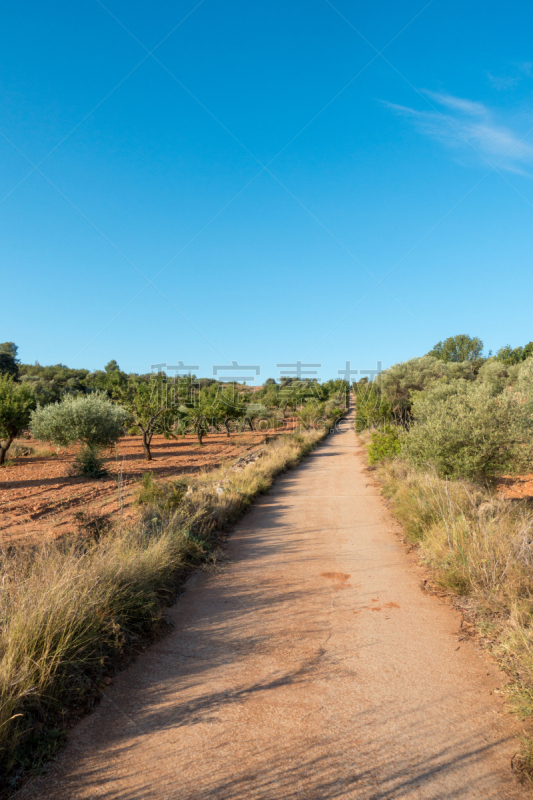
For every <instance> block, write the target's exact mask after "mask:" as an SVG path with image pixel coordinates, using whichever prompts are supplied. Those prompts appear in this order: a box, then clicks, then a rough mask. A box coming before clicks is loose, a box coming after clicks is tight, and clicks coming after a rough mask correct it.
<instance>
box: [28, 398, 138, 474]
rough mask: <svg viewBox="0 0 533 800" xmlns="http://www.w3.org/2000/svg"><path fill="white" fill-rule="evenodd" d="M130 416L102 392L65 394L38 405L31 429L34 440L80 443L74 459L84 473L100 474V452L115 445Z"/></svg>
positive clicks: (101, 472) (65, 444)
mask: <svg viewBox="0 0 533 800" xmlns="http://www.w3.org/2000/svg"><path fill="white" fill-rule="evenodd" d="M129 419H130V415H129V414H128V412H127V411H126V410H125V409H124V408H122V407H121V406H119V405H117V404H116V403H113V401H112V400H110V399H109V398H108V397H107V396H106V395H105V394H103V393H99V392H98V393H97V392H95V393H94V394H89V395H81V396H73V395H66V396H65V397H64V398H63V400H62V401H61V402H60V403H54V404H52V405H48V406H45V407H44V408H43V407H39V408H37V409H36V410H35V411H34V412H33V413H32V415H31V431H32V434H33V435H34V436H35V438H37V439H43V440H44V441H49V442H53V443H54V444H58V445H63V446H67V445H69V444H73V443H74V442H80V443H81V444H82V450H81V453H80V455H79V457H78V459H77V465H78V467H79V471H80V472H81V473H82V474H85V475H98V476H99V475H103V474H104V471H103V468H102V460H101V454H102V451H103V450H105V449H106V448H108V447H111V446H112V445H113V444H116V442H118V440H119V439H120V437H121V436H122V435H123V434H124V428H125V426H126V424H127V423H128V420H129Z"/></svg>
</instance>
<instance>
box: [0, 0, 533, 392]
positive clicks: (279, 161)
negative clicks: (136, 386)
mask: <svg viewBox="0 0 533 800" xmlns="http://www.w3.org/2000/svg"><path fill="white" fill-rule="evenodd" d="M3 23H4V24H3V26H2V31H1V34H0V36H1V38H2V42H1V47H0V60H1V62H2V64H1V66H2V75H3V82H2V88H1V92H2V118H1V121H0V131H1V134H2V135H1V136H0V154H1V159H2V165H3V169H2V173H1V175H0V225H1V231H2V242H3V246H2V282H1V286H2V296H3V297H2V305H1V308H2V315H1V330H0V341H6V340H12V341H15V342H16V343H17V344H18V345H19V355H20V357H21V359H22V360H23V361H24V362H30V363H31V362H33V361H35V360H38V361H39V362H40V363H41V364H49V363H57V362H63V363H66V364H68V365H69V366H74V367H87V368H89V369H98V368H102V367H103V365H104V364H105V363H106V362H107V361H109V360H110V359H112V358H115V359H116V360H117V361H118V362H119V364H120V366H121V367H122V368H123V369H126V370H128V371H130V370H131V371H140V372H145V371H148V370H149V368H150V365H151V364H153V363H162V362H167V363H175V362H176V361H177V360H184V361H185V363H186V364H198V365H199V366H200V369H199V370H198V372H199V373H200V374H202V375H211V374H212V367H213V365H217V364H225V363H229V362H231V361H232V360H236V361H238V362H239V363H241V364H243V363H245V364H259V365H260V366H261V380H263V379H265V378H266V377H268V376H273V377H277V376H279V373H280V370H279V369H276V366H275V365H276V363H279V362H284V363H288V362H295V361H297V360H301V361H304V362H317V363H320V364H322V368H321V369H320V370H319V374H320V377H322V378H323V379H326V378H329V377H335V376H336V373H337V370H338V369H339V368H341V367H343V366H344V363H345V361H346V360H350V361H351V362H352V367H354V368H359V369H371V368H373V367H374V366H375V364H376V362H377V361H378V360H380V361H382V362H383V366H384V367H386V366H388V365H390V364H392V363H395V362H397V361H401V360H405V359H407V358H411V357H413V356H415V355H420V354H422V353H424V352H427V351H428V350H429V349H430V348H431V347H432V346H433V345H434V344H435V343H436V342H437V341H438V340H439V339H442V338H445V337H446V336H449V335H453V334H456V333H469V334H471V335H475V336H480V337H481V338H482V339H483V341H484V342H485V345H486V349H489V348H491V349H493V350H496V349H498V348H499V347H500V346H502V345H503V344H506V343H510V344H512V345H513V346H517V345H519V344H525V343H526V342H528V341H530V340H531V339H533V331H532V329H531V323H530V319H531V311H530V304H531V300H530V297H531V290H532V288H533V277H532V274H533V273H532V269H531V260H532V258H531V254H532V247H531V244H532V230H533V226H532V223H533V103H532V90H533V45H532V44H531V36H530V31H531V26H532V24H533V8H532V7H531V5H530V4H525V3H514V4H511V5H506V6H505V8H504V7H503V6H502V5H501V4H489V6H487V5H486V4H485V3H483V4H482V3H481V2H472V3H470V4H468V5H465V4H464V3H459V2H446V3H443V2H442V0H433V2H430V3H429V4H427V5H425V4H424V2H423V0H422V1H421V2H413V1H412V0H408V2H403V3H401V4H398V3H396V2H382V3H379V4H375V3H366V4H357V3H353V2H349V1H348V0H334V2H333V3H330V2H328V0H306V2H305V3H304V2H300V1H299V0H298V1H297V0H295V2H292V3H289V4H287V3H286V2H281V0H271V1H270V2H269V3H250V2H244V1H243V0H226V2H224V3H221V2H219V0H204V1H203V2H200V3H196V2H194V0H192V2H184V1H182V0H179V2H173V3H170V2H166V1H165V0H163V1H162V2H160V3H158V4H155V5H154V4H153V3H152V4H148V3H145V2H133V3H132V2H125V0H106V2H105V3H104V4H102V3H99V2H97V0H90V1H89V0H80V1H79V2H77V3H67V2H52V3H50V4H42V3H37V2H33V1H31V2H30V1H29V0H27V1H26V0H22V1H21V2H20V3H18V4H11V5H10V6H8V7H6V8H5V9H4V20H3Z"/></svg>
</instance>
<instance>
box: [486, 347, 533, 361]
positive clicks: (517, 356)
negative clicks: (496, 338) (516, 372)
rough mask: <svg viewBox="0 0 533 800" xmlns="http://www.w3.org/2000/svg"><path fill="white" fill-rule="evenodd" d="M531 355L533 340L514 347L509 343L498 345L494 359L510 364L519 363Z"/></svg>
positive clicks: (532, 352)
mask: <svg viewBox="0 0 533 800" xmlns="http://www.w3.org/2000/svg"><path fill="white" fill-rule="evenodd" d="M531 355H533V342H529V343H528V344H526V346H525V347H515V348H514V349H513V348H512V347H511V345H510V344H507V345H505V347H500V349H499V350H498V352H497V353H496V355H495V356H494V358H495V359H496V361H501V362H502V363H503V364H507V365H508V366H512V365H513V364H520V363H521V362H522V361H525V360H526V358H529V357H530V356H531Z"/></svg>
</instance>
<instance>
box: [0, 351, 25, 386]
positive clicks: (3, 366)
mask: <svg viewBox="0 0 533 800" xmlns="http://www.w3.org/2000/svg"><path fill="white" fill-rule="evenodd" d="M17 353H18V347H17V345H16V344H15V342H2V344H0V375H9V376H11V377H12V378H14V380H18V377H19V363H20V362H19V360H18V358H17Z"/></svg>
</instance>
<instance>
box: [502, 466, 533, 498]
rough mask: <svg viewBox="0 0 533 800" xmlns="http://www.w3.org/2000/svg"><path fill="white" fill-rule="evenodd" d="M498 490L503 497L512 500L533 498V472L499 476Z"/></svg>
mask: <svg viewBox="0 0 533 800" xmlns="http://www.w3.org/2000/svg"><path fill="white" fill-rule="evenodd" d="M498 488H499V491H500V493H501V494H502V495H503V497H507V498H509V499H513V500H526V499H527V498H533V473H529V474H528V475H510V476H505V477H503V478H500V481H499V487H498Z"/></svg>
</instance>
